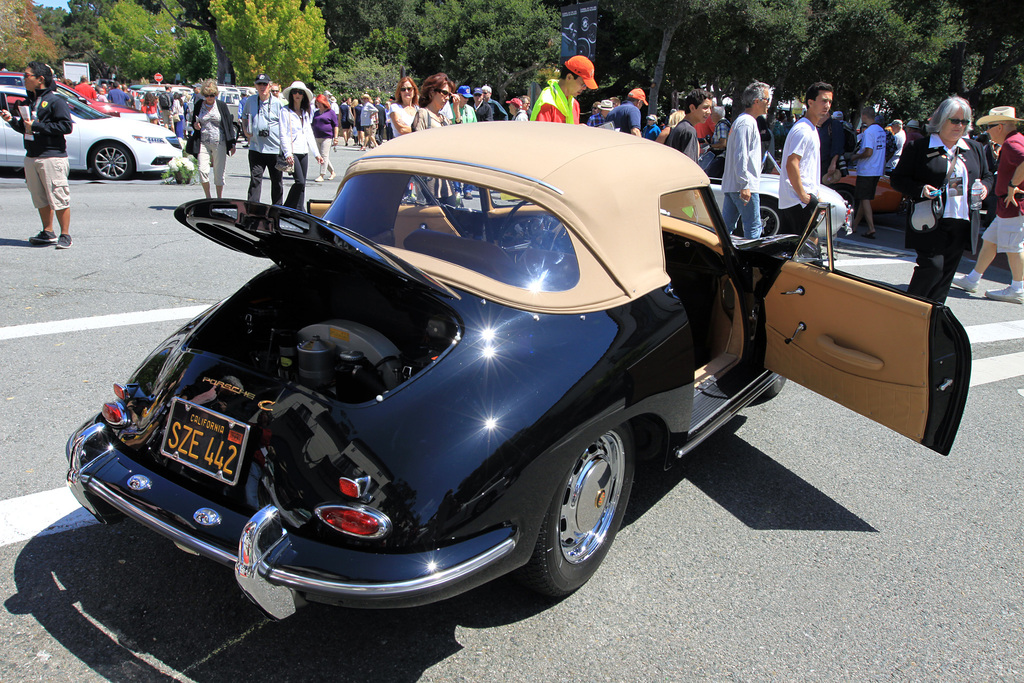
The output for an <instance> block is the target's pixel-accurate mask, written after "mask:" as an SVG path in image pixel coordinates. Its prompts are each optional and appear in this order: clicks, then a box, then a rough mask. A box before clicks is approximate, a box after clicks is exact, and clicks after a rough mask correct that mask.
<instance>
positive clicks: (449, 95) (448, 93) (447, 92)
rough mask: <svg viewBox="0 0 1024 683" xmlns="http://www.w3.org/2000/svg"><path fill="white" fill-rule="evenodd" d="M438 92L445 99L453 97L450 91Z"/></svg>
mask: <svg viewBox="0 0 1024 683" xmlns="http://www.w3.org/2000/svg"><path fill="white" fill-rule="evenodd" d="M437 92H439V93H440V94H442V95H444V96H445V97H451V96H452V94H451V92H450V91H448V90H438V91H437Z"/></svg>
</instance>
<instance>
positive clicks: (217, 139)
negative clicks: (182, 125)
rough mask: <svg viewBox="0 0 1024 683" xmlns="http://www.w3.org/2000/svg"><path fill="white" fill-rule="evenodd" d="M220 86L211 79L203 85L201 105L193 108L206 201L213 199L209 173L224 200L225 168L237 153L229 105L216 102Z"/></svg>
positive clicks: (201, 178)
mask: <svg viewBox="0 0 1024 683" xmlns="http://www.w3.org/2000/svg"><path fill="white" fill-rule="evenodd" d="M217 92H218V91H217V82H216V81H214V80H213V79H212V78H211V79H207V80H206V81H204V82H203V87H202V89H201V90H200V91H199V93H200V94H201V95H202V96H203V99H202V101H197V102H196V103H195V104H194V105H193V106H192V130H197V131H199V141H200V143H201V144H200V145H199V182H200V184H202V186H203V192H205V193H206V198H207V199H209V198H210V171H211V167H212V170H213V184H214V185H216V186H217V197H218V198H220V197H223V196H224V167H225V166H227V161H228V155H229V154H234V153H235V126H234V124H233V123H232V121H231V111H230V110H229V109H228V105H226V104H225V103H224V102H222V101H220V100H218V99H217Z"/></svg>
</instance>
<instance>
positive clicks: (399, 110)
mask: <svg viewBox="0 0 1024 683" xmlns="http://www.w3.org/2000/svg"><path fill="white" fill-rule="evenodd" d="M419 97H420V89H419V88H417V87H416V82H415V81H413V80H412V79H411V78H409V77H408V76H404V77H403V78H402V80H400V81H398V87H397V88H395V102H394V104H392V105H391V109H390V111H389V112H388V118H389V119H390V123H391V130H392V131H393V132H394V137H396V138H397V137H398V136H399V135H405V134H406V133H411V132H412V120H413V117H415V116H416V110H417V109H418V108H419V107H417V106H416V100H418V99H419Z"/></svg>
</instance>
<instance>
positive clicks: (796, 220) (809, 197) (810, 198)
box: [779, 81, 832, 234]
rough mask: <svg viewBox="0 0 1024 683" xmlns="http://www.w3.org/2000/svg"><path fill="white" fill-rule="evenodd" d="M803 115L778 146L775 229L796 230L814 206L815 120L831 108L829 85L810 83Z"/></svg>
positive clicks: (818, 164) (817, 145) (817, 175)
mask: <svg viewBox="0 0 1024 683" xmlns="http://www.w3.org/2000/svg"><path fill="white" fill-rule="evenodd" d="M804 107H805V109H804V115H803V118H801V119H800V120H799V121H797V122H796V123H795V124H794V125H793V128H792V129H790V131H789V135H787V136H786V144H785V146H783V148H782V178H781V182H780V183H779V220H780V222H781V223H782V225H781V226H780V228H779V232H788V233H795V234H800V233H802V232H803V231H804V228H806V227H807V223H808V221H810V219H811V216H812V215H813V213H814V210H815V209H816V208H817V206H818V188H819V186H820V183H821V153H820V148H821V147H820V143H819V142H818V124H819V123H820V122H821V120H822V119H824V118H825V117H826V116H828V113H829V110H830V109H831V108H832V86H831V85H829V84H828V83H822V82H820V81H819V82H818V83H814V84H813V85H811V87H809V88H807V93H806V94H805V96H804Z"/></svg>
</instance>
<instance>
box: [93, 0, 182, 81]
mask: <svg viewBox="0 0 1024 683" xmlns="http://www.w3.org/2000/svg"><path fill="white" fill-rule="evenodd" d="M99 37H100V39H101V40H102V41H103V43H102V44H103V48H102V49H101V52H100V54H101V56H102V57H103V58H104V59H106V60H107V61H108V62H111V63H114V64H118V65H120V67H121V73H122V75H123V76H126V77H128V78H151V77H152V76H153V74H155V73H157V72H159V71H170V70H171V69H173V68H174V63H175V62H176V61H177V50H176V45H175V43H176V38H175V35H174V22H173V21H172V19H171V16H170V15H169V14H168V13H167V12H164V11H163V10H161V11H160V12H158V13H156V14H154V13H152V12H149V11H148V10H146V9H145V8H144V7H142V6H141V5H139V4H137V3H135V2H134V1H133V0H118V2H116V3H114V6H113V7H111V8H110V12H109V14H107V15H106V16H104V17H103V18H101V19H100V21H99Z"/></svg>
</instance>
